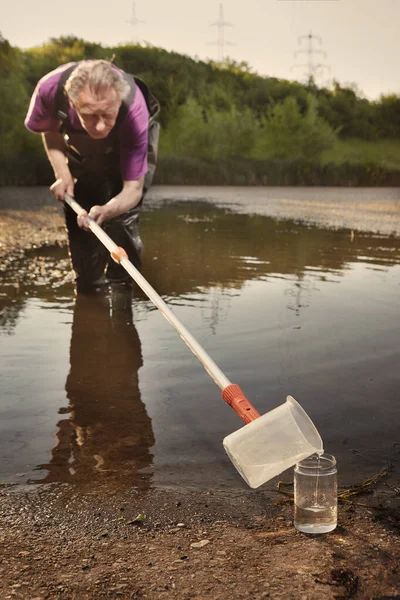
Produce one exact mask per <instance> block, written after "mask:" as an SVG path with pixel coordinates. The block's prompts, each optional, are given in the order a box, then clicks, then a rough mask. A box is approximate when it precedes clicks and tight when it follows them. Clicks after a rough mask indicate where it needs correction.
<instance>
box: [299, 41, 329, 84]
mask: <svg viewBox="0 0 400 600" xmlns="http://www.w3.org/2000/svg"><path fill="white" fill-rule="evenodd" d="M304 40H308V44H307V48H302V49H300V50H296V51H295V52H294V57H296V56H297V55H298V54H304V53H305V54H307V57H308V60H307V63H306V64H302V65H293V67H292V69H295V68H303V69H304V68H305V69H306V71H305V73H304V75H305V77H306V78H307V81H311V80H314V81H315V80H316V78H317V76H318V75H319V73H321V72H322V71H323V70H324V69H328V70H329V71H330V67H329V65H325V64H323V63H316V62H314V60H313V56H314V55H315V54H318V55H322V56H323V57H324V58H326V56H327V54H326V52H324V51H323V50H319V49H317V48H314V46H313V41H314V40H315V41H317V42H318V43H319V44H322V38H321V37H320V36H319V35H313V34H312V33H311V31H310V33H309V34H307V35H301V36H299V38H298V44H300V45H301V44H302V42H303V41H304Z"/></svg>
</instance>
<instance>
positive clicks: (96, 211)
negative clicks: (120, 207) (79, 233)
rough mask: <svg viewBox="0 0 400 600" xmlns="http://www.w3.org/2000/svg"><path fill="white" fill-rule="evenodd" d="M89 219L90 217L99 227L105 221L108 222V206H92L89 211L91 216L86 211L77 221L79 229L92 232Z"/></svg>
mask: <svg viewBox="0 0 400 600" xmlns="http://www.w3.org/2000/svg"><path fill="white" fill-rule="evenodd" d="M87 217H89V218H90V219H92V220H93V221H95V222H96V223H97V225H100V226H101V225H102V224H103V223H104V221H106V220H107V208H106V206H98V205H95V206H92V208H91V209H90V211H89V214H88V213H87V212H86V210H83V211H82V212H81V214H80V215H78V218H77V221H78V225H79V227H81V228H82V229H85V230H86V231H90V227H89V225H88V222H87Z"/></svg>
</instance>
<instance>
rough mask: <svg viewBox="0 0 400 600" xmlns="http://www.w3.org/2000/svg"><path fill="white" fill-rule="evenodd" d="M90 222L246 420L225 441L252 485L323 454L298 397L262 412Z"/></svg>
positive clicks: (74, 204)
mask: <svg viewBox="0 0 400 600" xmlns="http://www.w3.org/2000/svg"><path fill="white" fill-rule="evenodd" d="M64 200H65V202H66V203H67V204H68V205H69V206H70V207H71V208H72V210H74V211H75V212H76V213H77V214H78V215H79V214H81V213H82V212H83V208H82V207H81V206H80V205H79V204H78V203H77V202H76V201H75V200H74V199H73V198H71V197H70V196H68V195H65V199H64ZM86 222H87V225H88V227H89V228H90V230H91V231H92V232H93V233H94V234H95V235H96V237H97V238H98V239H99V240H100V241H101V242H102V243H103V244H104V246H105V247H106V248H107V249H108V250H109V252H110V254H111V256H112V258H113V260H115V262H117V263H119V264H120V265H121V266H122V267H123V268H124V269H125V270H126V271H127V273H128V274H129V275H130V276H131V277H132V279H133V280H134V281H135V282H136V283H137V284H138V286H139V287H140V288H141V289H142V290H143V291H144V293H145V294H146V295H147V296H148V297H149V298H150V300H151V301H152V302H153V303H154V304H155V306H157V308H158V309H159V310H160V311H161V312H162V314H163V315H164V317H165V318H166V319H167V321H168V322H169V323H170V324H171V325H172V327H173V328H174V329H175V330H176V331H177V333H178V334H179V335H180V337H181V338H182V339H183V341H184V342H185V344H186V345H187V346H188V347H189V349H190V350H191V351H192V352H193V354H194V355H195V356H196V357H197V358H198V359H199V361H200V362H201V364H202V365H203V367H204V368H205V370H206V371H207V373H208V374H209V375H210V377H211V378H212V379H213V380H214V382H215V383H216V384H217V385H218V387H219V388H220V389H221V391H222V398H223V399H224V400H225V402H227V404H229V405H230V406H231V407H232V408H233V410H234V411H235V412H236V413H237V414H238V415H239V417H240V418H241V419H242V420H243V421H244V422H245V423H246V425H245V426H244V427H242V428H241V429H238V430H237V431H235V432H234V433H231V434H230V435H228V436H226V437H225V439H224V440H223V445H224V448H225V450H226V452H227V454H228V456H229V458H230V459H231V461H232V463H233V464H234V466H235V467H236V469H237V470H238V471H239V473H240V474H241V475H242V477H243V479H244V480H245V481H246V482H247V483H248V485H249V486H250V487H252V488H256V487H259V486H260V485H262V484H263V483H266V482H267V481H269V480H270V479H272V478H273V477H275V476H276V475H279V473H281V472H282V471H284V470H285V469H288V468H289V467H292V466H293V465H295V464H296V463H297V462H299V461H300V460H302V459H304V458H307V457H308V456H311V454H314V453H316V452H317V453H318V454H322V453H323V446H322V440H321V437H320V435H319V433H318V431H317V429H316V428H315V426H314V424H313V423H312V421H311V419H310V418H309V416H308V415H307V413H306V412H305V411H304V410H303V409H302V407H301V406H300V404H298V402H296V400H294V398H292V397H291V396H288V397H287V401H286V403H285V404H283V405H281V406H278V407H277V408H275V409H273V410H271V411H270V412H268V413H266V414H265V415H263V416H262V417H261V416H260V413H259V412H258V411H257V410H256V409H255V408H254V406H253V405H252V404H251V402H250V401H249V400H248V399H247V398H246V396H245V395H244V393H243V391H242V390H241V389H240V387H239V386H238V385H237V384H234V383H231V382H230V381H229V379H228V378H227V377H226V376H225V375H224V373H223V372H222V371H221V369H220V368H219V367H218V366H217V365H216V364H215V362H214V361H213V360H212V359H211V358H210V357H209V356H208V354H207V353H206V351H205V350H204V348H202V346H200V344H199V343H198V342H197V340H196V339H195V338H194V337H193V336H192V334H191V333H190V332H189V331H188V330H187V329H186V327H185V326H184V325H183V324H182V323H181V321H180V320H179V319H178V318H177V316H176V315H175V314H174V313H173V312H172V311H171V309H170V308H169V307H168V306H167V305H166V303H165V302H164V300H163V299H162V298H161V297H160V296H159V295H158V294H157V292H156V291H155V290H154V288H153V287H152V286H151V285H150V284H149V283H148V282H147V281H146V279H145V278H144V277H143V275H142V274H141V273H140V272H139V271H138V270H137V269H136V267H135V266H134V265H133V264H132V263H131V261H130V260H129V259H128V256H127V254H126V252H125V250H124V249H123V248H121V247H120V246H117V245H116V244H115V242H114V241H113V240H112V239H111V238H110V237H109V236H108V235H107V233H106V232H105V231H104V230H103V229H102V228H101V227H100V226H99V225H98V224H97V223H96V222H95V221H93V219H90V218H89V217H87V221H86Z"/></svg>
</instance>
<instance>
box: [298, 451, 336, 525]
mask: <svg viewBox="0 0 400 600" xmlns="http://www.w3.org/2000/svg"><path fill="white" fill-rule="evenodd" d="M336 525H337V468H336V459H335V457H334V456H332V455H331V454H326V453H325V454H322V455H319V454H313V455H312V456H309V457H308V458H305V459H304V460H302V461H300V462H299V463H297V464H296V466H295V468H294V526H295V528H296V529H297V530H298V531H302V532H303V533H327V532H328V531H333V529H335V527H336Z"/></svg>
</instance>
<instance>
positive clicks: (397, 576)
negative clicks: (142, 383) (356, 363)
mask: <svg viewBox="0 0 400 600" xmlns="http://www.w3.org/2000/svg"><path fill="white" fill-rule="evenodd" d="M40 190H41V191H40V193H39V190H38V196H37V199H36V201H33V200H32V201H31V202H29V206H26V205H24V203H23V202H21V203H17V204H15V208H14V209H10V207H9V206H4V207H3V209H2V210H0V244H1V245H0V258H1V261H2V264H3V265H4V264H6V263H9V262H10V261H13V260H14V258H16V257H21V256H23V255H24V253H25V252H26V251H27V250H29V249H32V248H35V247H40V246H42V245H54V244H59V245H65V244H66V234H65V230H64V226H63V218H62V211H61V207H60V206H57V205H56V206H54V204H53V203H52V200H51V198H50V200H49V202H47V199H46V200H45V201H43V194H42V189H40ZM0 204H1V203H0ZM354 477H355V479H356V477H357V474H355V476H354ZM110 488H111V489H112V492H111V491H110ZM0 495H1V505H0V506H1V508H0V540H1V542H2V543H1V546H0V573H1V579H0V591H1V593H0V597H1V598H4V599H8V598H10V599H11V598H13V599H14V598H16V599H23V600H34V599H36V600H39V599H43V600H44V599H46V600H47V599H49V600H53V599H55V598H62V599H68V600H69V599H71V600H72V599H74V600H86V599H96V600H97V599H99V600H101V599H103V598H123V599H125V598H126V599H128V598H149V599H153V598H154V599H156V598H166V599H167V598H177V599H182V600H183V599H189V598H210V599H216V600H218V599H221V600H225V599H226V598H228V597H231V598H238V599H239V598H243V599H245V600H250V599H252V600H253V599H254V600H258V599H262V598H285V599H294V600H295V599H301V600H311V599H313V600H314V599H315V600H319V599H334V598H337V599H339V598H362V599H371V600H379V599H381V600H383V599H384V598H400V564H399V562H400V480H399V478H398V476H397V475H396V474H395V473H394V472H393V473H391V474H390V475H389V476H387V477H383V478H382V479H380V480H379V481H377V482H376V483H375V484H373V485H367V486H365V488H363V489H361V488H360V489H359V490H358V491H357V492H356V493H355V495H354V496H352V497H350V498H348V499H347V500H346V501H343V502H340V504H339V525H338V527H337V529H336V530H335V531H334V532H332V533H330V534H327V535H322V536H307V535H303V534H301V533H299V532H297V531H296V530H295V529H294V527H293V504H292V501H291V498H290V497H288V496H286V495H283V494H281V493H279V492H278V491H277V490H276V491H271V490H269V491H263V490H262V488H261V490H247V489H243V490H242V491H240V490H239V491H229V492H227V491H226V490H222V489H219V488H218V485H216V486H215V489H213V490H209V491H205V490H191V489H186V488H185V489H180V488H157V489H151V488H150V489H149V490H147V491H145V492H138V491H137V490H135V489H115V488H114V487H112V486H110V485H109V482H107V481H105V482H104V483H103V484H101V485H100V484H96V485H92V486H87V487H85V488H80V487H75V486H70V485H48V486H38V487H35V486H29V487H25V488H23V489H19V490H17V489H15V488H13V487H12V486H10V487H8V486H7V485H6V483H3V484H2V485H1V487H0ZM193 544H194V545H193Z"/></svg>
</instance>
